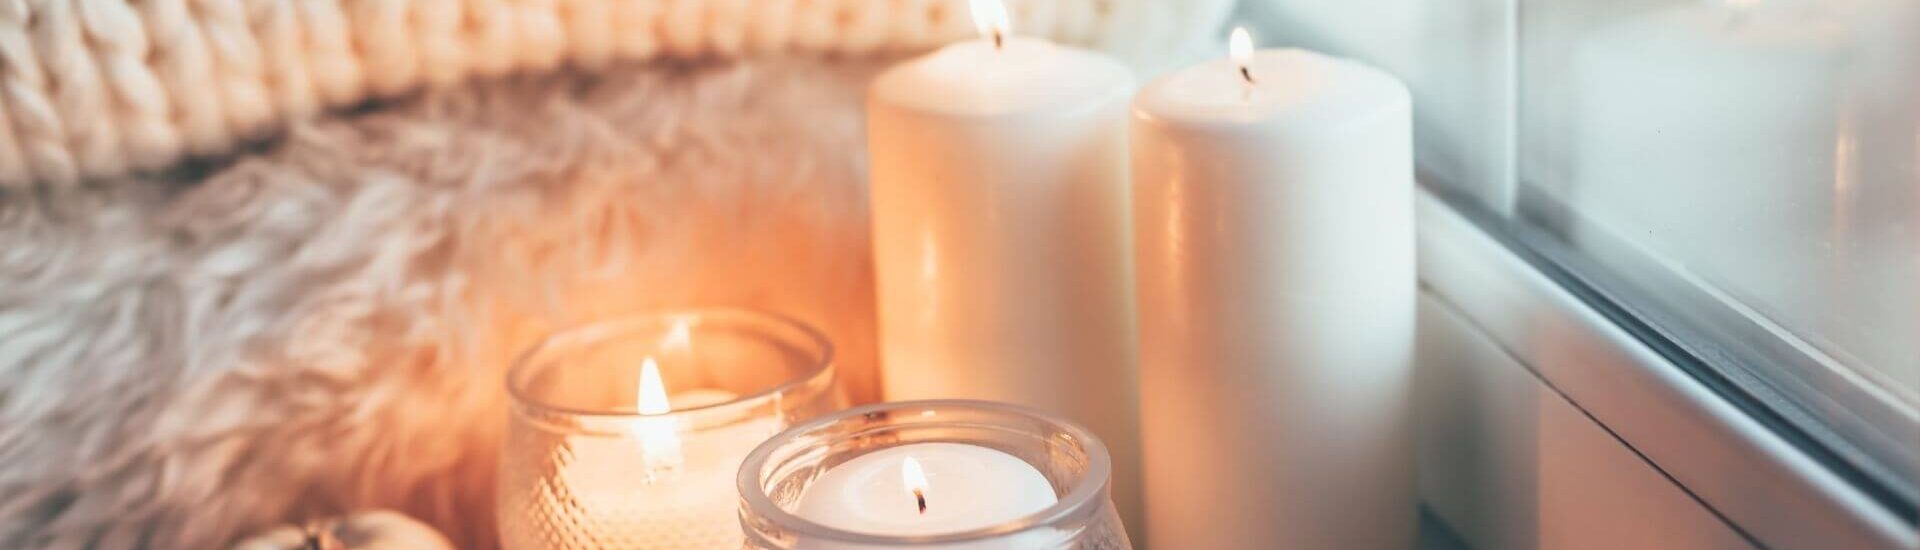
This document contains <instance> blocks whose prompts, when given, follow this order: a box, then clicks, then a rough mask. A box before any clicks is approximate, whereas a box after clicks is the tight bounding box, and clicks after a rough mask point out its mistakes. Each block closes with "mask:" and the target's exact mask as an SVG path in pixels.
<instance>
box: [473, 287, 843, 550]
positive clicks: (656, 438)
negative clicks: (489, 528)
mask: <svg viewBox="0 0 1920 550" xmlns="http://www.w3.org/2000/svg"><path fill="white" fill-rule="evenodd" d="M507 390H508V392H509V393H510V394H511V395H512V397H513V407H512V409H513V411H512V414H511V419H510V421H509V424H508V429H507V437H506V441H505V443H504V445H503V447H502V449H501V453H502V456H501V465H500V467H501V470H500V475H499V480H498V483H499V491H498V493H499V497H498V502H497V503H496V505H497V508H496V511H497V512H498V515H499V522H500V530H501V537H502V540H503V542H504V544H505V547H506V548H508V549H510V550H535V549H573V548H580V549H587V548H593V549H625V548H638V549H689V550H691V549H703V550H704V549H711V548H732V547H737V546H738V545H739V544H740V541H741V532H740V524H739V520H738V516H737V515H736V509H737V502H738V500H739V499H738V494H737V493H736V492H735V489H734V479H735V477H736V472H737V471H738V470H739V466H740V463H741V461H742V460H743V459H745V458H746V456H747V454H748V453H749V452H750V451H752V450H753V448H754V447H755V446H757V445H759V444H760V443H761V442H763V441H765V440H766V439H767V438H768V437H770V436H772V435H774V434H776V433H779V432H780V431H781V430H783V429H785V428H786V427H788V426H790V425H792V424H793V423H794V422H797V421H800V420H804V419H807V418H812V417H815V416H819V415H822V414H826V413H828V412H831V411H834V410H838V409H840V408H843V407H844V406H845V403H844V401H845V398H844V397H843V396H842V395H841V393H840V391H839V390H838V387H837V384H836V383H835V380H834V369H833V348H832V346H831V345H830V344H829V343H828V342H827V340H826V338H825V337H824V336H822V335H821V334H820V333H819V332H818V331H816V330H814V329H812V328H810V327H807V326H806V325H804V324H801V323H798V322H795V321H792V320H789V319H785V318H782V317H778V316H774V315H769V314H765V313H759V312H753V311H745V310H734V309H700V310H684V311H667V312H657V313H648V314H640V315H632V316H627V317H621V318H615V319H610V320H606V321H603V322H597V323H593V324H589V325H585V326H581V327H578V328H573V329H569V330H565V331H562V332H558V333H556V334H553V335H552V336H550V337H548V338H546V339H545V340H543V341H541V342H540V343H539V344H537V345H535V346H534V347H533V348H532V349H530V350H529V351H527V352H526V353H525V354H524V355H522V356H521V357H520V358H519V359H518V360H517V361H516V362H515V364H514V365H513V367H512V368H511V370H510V371H509V372H508V374H507Z"/></svg>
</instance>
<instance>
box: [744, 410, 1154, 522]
mask: <svg viewBox="0 0 1920 550" xmlns="http://www.w3.org/2000/svg"><path fill="white" fill-rule="evenodd" d="M1111 473H1112V463H1111V461H1110V460H1109V455H1108V454H1107V452H1106V449H1105V447H1104V446H1102V445H1101V444H1100V440H1099V438H1098V437H1095V436H1094V435H1092V434H1091V433H1089V432H1088V431H1087V430H1086V428H1084V427H1081V426H1078V425H1075V424H1072V423H1070V422H1067V421H1065V420H1063V419H1060V418H1058V417H1054V416H1050V415H1048V414H1047V413H1043V412H1040V411H1037V410H1033V409H1026V408H1023V407H1015V406H1011V405H1006V404H1000V403H990V402H982V401H914V402H895V403H882V404H878V405H869V406H865V407H860V408H856V409H852V410H848V411H843V412H841V413H839V414H835V415H833V416H830V417H827V418H822V419H819V420H815V421H813V422H809V423H806V424H802V425H800V426H796V427H794V428H792V429H789V430H787V431H785V432H782V433H781V434H779V435H776V436H774V437H773V438H772V439H769V440H768V441H767V442H766V443H764V444H761V446H760V447H759V448H758V449H755V450H754V452H753V454H751V455H748V457H747V461H746V463H745V464H743V465H742V466H741V470H740V476H739V480H738V483H739V487H740V491H741V502H740V520H741V524H742V525H743V526H744V527H745V528H746V533H747V544H746V548H752V549H764V550H883V549H895V548H908V547H910V548H916V549H921V550H1000V549H1008V548H1017V549H1021V550H1110V549H1116V548H1129V547H1131V546H1130V545H1129V544H1128V539H1127V536H1126V532H1125V529H1124V528H1123V527H1122V526H1121V524H1120V522H1119V518H1118V516H1116V515H1115V513H1114V510H1113V505H1112V503H1111V501H1110V499H1109V497H1108V495H1109V485H1108V481H1109V479H1110V476H1111Z"/></svg>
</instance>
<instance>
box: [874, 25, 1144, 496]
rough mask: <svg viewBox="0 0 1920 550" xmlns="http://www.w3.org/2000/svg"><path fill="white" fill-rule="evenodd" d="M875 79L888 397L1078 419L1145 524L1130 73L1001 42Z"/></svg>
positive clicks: (1077, 54)
mask: <svg viewBox="0 0 1920 550" xmlns="http://www.w3.org/2000/svg"><path fill="white" fill-rule="evenodd" d="M976 7H977V8H979V9H977V10H976V11H977V12H978V13H977V14H976V15H977V16H978V17H979V18H980V20H981V21H982V34H983V38H981V39H979V40H973V41H969V42H965V43H960V44H955V45H952V46H948V47H946V48H944V49H941V50H940V51H938V52H935V53H932V54H930V55H927V56H924V57H921V58H918V59H914V60H911V61H908V62H906V63H903V64H901V65H900V66H898V67H894V68H893V69H891V70H889V71H887V72H886V73H885V74H882V75H881V76H880V77H879V78H878V79H877V80H875V82H874V83H873V87H872V90H871V95H870V98H869V102H868V115H869V122H868V124H869V126H868V137H869V140H870V142H871V143H870V153H871V156H872V168H873V169H872V182H873V187H872V201H873V235H874V256H875V264H876V266H875V270H876V276H877V277H876V278H877V284H878V286H879V293H880V304H879V306H880V323H881V325H880V336H881V339H882V343H881V353H882V363H883V367H882V379H883V387H884V391H885V395H886V398H887V399H889V400H910V399H927V398H973V399H988V400H996V401H1005V402H1011V403H1018V404H1023V405H1028V406H1033V407H1036V408H1040V409H1044V410H1047V411H1051V412H1054V413H1057V414H1061V415H1064V416H1066V417H1067V418H1070V419H1072V420H1074V421H1076V422H1080V423H1083V424H1086V425H1088V426H1090V427H1091V428H1092V430H1093V431H1094V433H1096V434H1098V435H1099V436H1100V437H1101V438H1102V439H1105V440H1106V442H1107V444H1108V446H1109V447H1110V448H1111V450H1112V453H1113V462H1114V468H1115V474H1114V500H1115V502H1116V504H1117V506H1118V507H1119V509H1120V510H1121V516H1122V517H1123V518H1124V519H1125V520H1126V523H1127V524H1128V525H1135V524H1137V523H1138V522H1137V520H1138V519H1139V515H1138V510H1139V505H1140V501H1139V498H1138V491H1139V489H1138V486H1139V476H1138V462H1137V460H1138V448H1139V444H1138V441H1139V434H1138V428H1139V426H1138V413H1137V403H1138V398H1137V377H1138V374H1137V371H1136V366H1135V364H1136V357H1135V351H1134V350H1135V348H1134V330H1135V327H1134V322H1133V319H1134V317H1133V291H1132V286H1131V273H1130V271H1131V268H1130V262H1129V259H1128V256H1129V246H1128V235H1129V229H1128V224H1127V217H1128V206H1127V164H1126V150H1127V149H1126V148H1127V144H1126V102H1127V98H1128V97H1129V95H1130V94H1131V93H1132V90H1133V78H1132V75H1131V73H1130V72H1129V71H1128V70H1127V69H1126V68H1125V67H1124V66H1122V65H1121V64H1120V63H1119V62H1117V61H1115V60H1113V59H1111V58H1109V57H1107V56H1104V55H1100V54H1097V53H1094V52H1089V51H1085V50H1079V49H1074V48H1068V47H1063V46H1058V45H1055V44H1052V43H1049V42H1046V41H1042V40H1038V39H1032V38H1024V37H1019V36H1012V35H1010V34H1008V29H1007V22H1006V20H1005V14H1004V11H1003V10H999V9H998V6H997V4H996V3H992V1H991V0H987V1H986V2H976Z"/></svg>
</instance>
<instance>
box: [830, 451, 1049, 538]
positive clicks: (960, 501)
mask: <svg viewBox="0 0 1920 550" xmlns="http://www.w3.org/2000/svg"><path fill="white" fill-rule="evenodd" d="M909 461H912V462H913V463H914V464H916V465H917V466H918V467H919V470H918V471H916V472H914V473H915V474H923V475H918V476H916V475H909V474H908V473H907V472H906V470H907V469H908V468H909V466H907V464H908V462H909ZM922 477H924V486H923V487H916V486H915V485H917V484H915V483H913V481H911V480H914V479H919V478H922ZM915 489H919V490H920V494H918V495H916V494H915ZM921 499H924V501H925V503H926V507H925V508H924V509H923V508H921V506H920V500H921ZM1056 502H1058V497H1057V496H1055V494H1054V491H1053V485H1052V484H1050V483H1048V482H1047V478H1046V476H1044V475H1041V473H1040V470H1038V469H1036V468H1034V467H1033V465H1031V464H1028V463H1027V462H1026V461H1024V460H1020V459H1019V458H1017V457H1014V456H1013V455H1010V454H1007V453H1005V452H1002V451H999V450H996V449H991V448H987V447H981V446H978V445H968V444H961V443H915V444H911V445H902V446H899V447H892V448H888V449H882V450H879V451H874V452H872V453H869V454H865V455H861V456H859V457H856V458H854V459H852V460H849V461H847V462H845V463H843V464H840V465H838V466H834V467H833V468H832V469H830V470H827V472H826V473H824V474H821V475H820V478H819V479H817V480H815V481H814V482H813V483H812V484H809V485H808V486H807V489H806V492H805V493H804V494H802V495H801V497H800V503H799V506H798V507H797V508H796V509H795V511H794V513H795V514H796V515H798V516H800V517H802V518H805V519H807V520H809V521H813V522H815V523H819V524H822V525H826V526H828V527H833V528H836V529H841V530H845V531H851V532H856V533H863V534H870V535H880V536H913V535H942V534H949V533H958V532H962V531H969V530H973V529H980V528H985V527H992V526H995V525H1000V524H1004V523H1007V522H1009V521H1013V520H1016V519H1019V518H1021V517H1023V516H1027V515H1030V514H1033V513H1036V512H1039V511H1042V510H1045V509H1047V508H1048V507H1050V506H1053V505H1054V503H1056ZM994 544H999V545H1004V544H1010V542H1009V541H1006V540H1001V541H995V543H994ZM805 547H806V548H808V549H810V550H820V549H824V548H836V547H835V546H829V545H823V544H821V543H819V542H818V541H814V542H811V543H809V544H807V545H805ZM942 548H947V549H956V548H970V547H969V546H965V545H960V546H942Z"/></svg>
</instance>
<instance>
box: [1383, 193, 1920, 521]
mask: <svg viewBox="0 0 1920 550" xmlns="http://www.w3.org/2000/svg"><path fill="white" fill-rule="evenodd" d="M1418 218H1419V228H1420V232H1419V243H1420V246H1419V254H1420V260H1419V261H1420V277H1421V283H1422V285H1424V286H1425V287H1426V288H1427V289H1428V290H1429V291H1430V292H1432V293H1433V294H1435V295H1436V296H1438V297H1440V298H1441V299H1442V300H1444V301H1446V302H1447V303H1448V304H1449V305H1452V306H1453V307H1455V308H1456V309H1457V310H1459V311H1460V312H1462V313H1463V314H1464V315H1465V316H1466V317H1467V318H1468V319H1469V321H1470V322H1472V323H1473V324H1474V326H1475V327H1476V328H1479V329H1481V330H1482V331H1483V332H1484V333H1485V334H1486V335H1487V336H1488V337H1489V338H1491V339H1492V340H1494V341H1495V342H1497V343H1498V344H1499V345H1500V346H1501V347H1502V348H1504V349H1505V351H1507V352H1508V353H1509V354H1511V355H1512V356H1513V357H1515V358H1516V359H1518V360H1520V362H1522V363H1523V364H1524V365H1526V367H1527V368H1528V369H1529V370H1531V371H1532V373H1533V374H1534V375H1535V376H1536V377H1538V378H1539V379H1540V380H1541V381H1543V382H1544V383H1546V384H1547V385H1548V386H1550V387H1552V388H1553V389H1554V391H1556V392H1558V393H1560V394H1562V395H1564V396H1565V397H1566V398H1567V399H1568V400H1569V401H1571V402H1573V403H1574V404H1575V405H1576V406H1578V407H1579V408H1580V409H1582V410H1583V411H1585V412H1587V413H1588V414H1589V415H1591V416H1592V417H1593V418H1594V419H1595V420H1596V421H1598V422H1600V423H1601V424H1602V425H1603V426H1605V427H1606V429H1607V430H1608V431H1609V432H1611V433H1613V434H1614V435H1615V436H1616V437H1618V438H1619V439H1620V441H1621V442H1623V443H1624V444H1626V445H1627V446H1629V447H1630V448H1631V449H1632V450H1633V451H1634V452H1635V453H1636V454H1638V455H1640V456H1641V457H1643V458H1645V459H1646V460H1647V462H1648V463H1649V464H1650V465H1651V466H1653V467H1654V468H1657V469H1659V470H1660V471H1661V472H1662V474H1663V475H1666V476H1667V477H1668V478H1670V479H1672V480H1673V481H1674V482H1675V483H1676V484H1678V485H1680V486H1681V488H1682V489H1683V490H1685V491H1686V492H1687V493H1688V494H1690V495H1692V496H1693V497H1694V498H1695V499H1696V500H1698V501H1699V502H1700V504H1701V505H1702V506H1705V507H1707V508H1708V509H1709V510H1710V511H1712V512H1713V513H1714V514H1715V515H1716V516H1719V517H1721V518H1722V519H1724V520H1725V521H1727V523H1728V524H1729V525H1730V526H1732V527H1734V528H1735V529H1736V530H1739V531H1740V532H1741V533H1742V534H1744V535H1746V536H1747V537H1749V538H1750V539H1751V540H1752V541H1754V542H1755V543H1756V545H1757V546H1763V547H1782V548H1802V547H1806V548H1913V547H1920V528H1917V527H1916V523H1915V521H1916V518H1914V517H1913V514H1912V513H1911V512H1910V511H1909V510H1908V509H1904V508H1902V507H1901V505H1900V503H1899V502H1898V501H1897V500H1896V501H1891V502H1889V501H1887V500H1885V499H1883V498H1882V497H1883V496H1884V495H1877V494H1874V493H1873V492H1872V491H1871V490H1870V489H1871V487H1870V486H1863V485H1861V484H1860V481H1861V480H1860V479H1856V478H1851V477H1849V475H1848V474H1847V473H1846V471H1845V470H1844V469H1843V468H1835V466H1836V462H1834V461H1833V460H1832V457H1830V456H1823V455H1822V454H1821V453H1820V452H1819V451H1818V450H1817V449H1818V448H1817V447H1814V448H1811V449H1810V448H1809V447H1808V446H1807V445H1806V444H1807V441H1796V440H1795V438H1794V436H1793V434H1792V432H1783V431H1781V430H1780V429H1779V428H1780V427H1781V426H1778V425H1774V423H1772V422H1769V421H1768V419H1767V415H1766V414H1764V413H1762V414H1756V411H1755V410H1754V409H1752V408H1751V406H1752V405H1753V404H1742V403H1738V402H1737V401H1736V400H1735V399H1730V398H1729V396H1728V395H1726V394H1724V393H1723V391H1724V390H1725V389H1727V388H1724V387H1718V383H1716V382H1715V381H1714V380H1713V379H1712V377H1711V376H1703V374H1707V373H1709V372H1711V369H1706V370H1702V369H1690V368H1688V366H1687V365H1684V364H1683V363H1684V362H1685V360H1686V355H1685V354H1684V350H1682V349H1679V348H1676V347H1668V346H1665V345H1662V344H1661V343H1660V337H1659V336H1658V334H1657V333H1651V332H1647V331H1646V330H1644V329H1645V328H1646V327H1645V325H1644V324H1641V323H1638V322H1636V321H1634V320H1633V318H1632V317H1630V316H1629V315H1630V313H1629V312H1627V311H1625V310H1624V309H1621V310H1614V311H1606V308H1607V307H1608V301H1607V299H1606V298H1605V296H1604V294H1601V293H1598V292H1595V291H1593V290H1592V288H1591V287H1588V286H1586V283H1585V282H1583V281H1582V280H1581V279H1580V278H1578V277H1575V276H1573V274H1572V273H1571V272H1569V271H1567V270H1566V269H1564V268H1562V267H1560V266H1558V265H1557V264H1555V263H1554V261H1553V260H1552V259H1551V258H1549V257H1548V256H1547V255H1543V254H1541V253H1539V252H1537V251H1535V250H1533V248H1532V245H1530V244H1528V243H1527V242H1525V240H1526V239H1525V238H1522V237H1519V236H1517V235H1518V234H1520V233H1524V228H1515V227H1513V226H1515V225H1517V224H1514V223H1513V222H1511V221H1509V220H1508V219H1507V218H1504V217H1502V216H1500V215H1498V214H1496V213H1493V212H1491V211H1488V210H1486V209H1485V208H1483V207H1481V206H1479V205H1478V204H1477V203H1476V201H1475V200H1474V199H1473V198H1471V197H1468V196H1466V195H1463V194H1454V193H1450V192H1448V191H1446V190H1443V189H1437V188H1435V187H1433V186H1430V185H1422V189H1421V192H1420V196H1419V201H1418ZM1676 357H1677V358H1680V359H1681V361H1679V362H1677V361H1675V358H1676ZM1763 410H1764V409H1763ZM1810 450H1811V452H1810Z"/></svg>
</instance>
